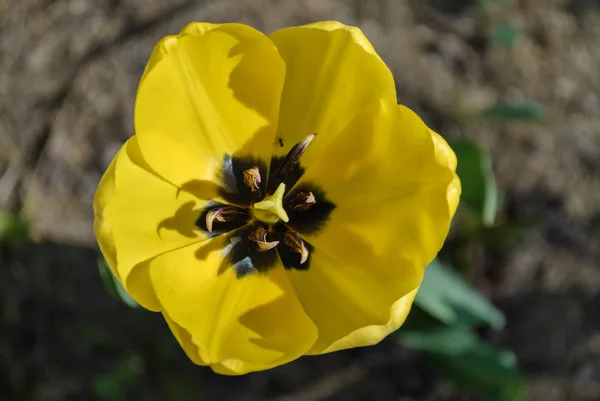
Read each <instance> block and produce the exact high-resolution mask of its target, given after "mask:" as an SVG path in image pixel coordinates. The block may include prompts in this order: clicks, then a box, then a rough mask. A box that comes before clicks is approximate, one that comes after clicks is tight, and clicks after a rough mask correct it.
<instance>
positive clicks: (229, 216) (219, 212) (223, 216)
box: [206, 206, 244, 233]
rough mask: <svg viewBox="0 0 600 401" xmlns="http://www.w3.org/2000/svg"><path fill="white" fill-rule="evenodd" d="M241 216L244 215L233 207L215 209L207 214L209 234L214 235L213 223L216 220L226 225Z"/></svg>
mask: <svg viewBox="0 0 600 401" xmlns="http://www.w3.org/2000/svg"><path fill="white" fill-rule="evenodd" d="M240 214H244V213H243V212H241V211H239V210H237V209H236V208H234V207H231V206H224V207H220V208H218V209H213V210H211V211H209V212H208V213H206V229H207V230H208V232H209V233H212V230H213V222H214V221H215V220H216V221H219V222H221V223H225V222H228V221H231V220H233V219H234V218H235V217H236V216H238V215H240Z"/></svg>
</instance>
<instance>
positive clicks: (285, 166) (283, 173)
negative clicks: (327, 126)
mask: <svg viewBox="0 0 600 401" xmlns="http://www.w3.org/2000/svg"><path fill="white" fill-rule="evenodd" d="M315 136H317V134H310V135H309V136H307V137H306V138H304V139H303V140H301V141H300V142H298V143H297V144H295V145H294V146H293V147H292V148H291V149H290V151H289V152H288V154H287V155H286V156H285V159H284V160H283V163H281V166H280V167H279V170H278V171H277V179H278V180H279V182H284V181H285V179H286V178H287V176H288V174H289V173H290V172H291V171H292V170H293V169H294V167H296V164H298V162H299V161H300V158H301V157H302V155H303V154H304V152H305V151H306V148H308V145H309V144H310V143H311V142H312V140H313V139H315Z"/></svg>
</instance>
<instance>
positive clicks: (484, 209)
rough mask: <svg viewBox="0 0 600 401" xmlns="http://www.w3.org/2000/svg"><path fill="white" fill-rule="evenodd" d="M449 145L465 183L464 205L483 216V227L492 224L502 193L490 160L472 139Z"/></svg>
mask: <svg viewBox="0 0 600 401" xmlns="http://www.w3.org/2000/svg"><path fill="white" fill-rule="evenodd" d="M449 144H450V147H452V149H453V150H454V153H456V157H457V159H458V166H457V168H456V173H457V174H458V176H459V178H460V181H461V184H462V194H461V197H460V201H461V205H463V206H466V207H469V208H470V209H472V210H473V211H475V212H476V213H477V214H478V215H479V216H481V221H482V222H483V224H484V225H486V226H490V225H492V224H493V223H494V220H495V219H496V213H497V212H498V201H499V193H498V188H497V187H496V179H495V177H494V171H493V169H492V162H491V160H490V157H489V156H488V155H487V154H486V153H485V151H484V150H483V149H481V148H480V147H479V145H477V144H476V143H475V142H474V141H471V140H467V139H462V140H455V141H450V142H449Z"/></svg>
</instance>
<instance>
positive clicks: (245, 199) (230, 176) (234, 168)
mask: <svg viewBox="0 0 600 401" xmlns="http://www.w3.org/2000/svg"><path fill="white" fill-rule="evenodd" d="M255 166H256V167H258V171H259V172H260V176H261V178H262V182H261V184H260V185H259V187H260V190H258V191H252V190H251V189H250V187H248V186H247V185H246V184H245V183H244V171H246V170H248V169H250V168H252V167H255ZM266 177H267V164H266V163H265V162H264V161H262V160H260V159H257V158H253V157H237V156H234V157H231V156H229V155H226V156H225V158H224V159H223V166H222V167H221V174H220V177H219V179H220V181H221V183H222V187H221V188H219V190H218V192H219V195H221V197H223V199H225V200H226V201H227V202H230V203H233V204H236V205H241V206H250V205H251V204H252V203H253V202H260V201H261V200H262V199H263V198H264V195H263V193H264V192H265V191H264V188H265V186H266V185H265V178H266Z"/></svg>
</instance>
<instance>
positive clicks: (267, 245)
mask: <svg viewBox="0 0 600 401" xmlns="http://www.w3.org/2000/svg"><path fill="white" fill-rule="evenodd" d="M248 239H249V240H250V241H252V242H254V243H256V247H257V248H258V250H259V251H261V252H265V251H268V250H269V249H273V248H275V247H276V246H277V245H278V244H279V241H271V242H269V241H267V230H265V228H264V227H262V226H258V227H256V230H254V231H252V232H250V235H248Z"/></svg>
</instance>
